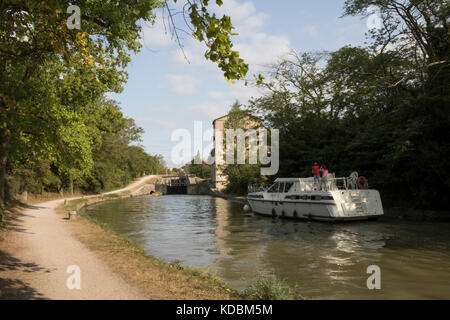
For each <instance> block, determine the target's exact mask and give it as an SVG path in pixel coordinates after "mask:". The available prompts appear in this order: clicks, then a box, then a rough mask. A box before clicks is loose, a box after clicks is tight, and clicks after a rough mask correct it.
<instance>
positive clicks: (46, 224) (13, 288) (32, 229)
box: [0, 176, 154, 299]
mask: <svg viewBox="0 0 450 320" xmlns="http://www.w3.org/2000/svg"><path fill="white" fill-rule="evenodd" d="M153 177H154V176H146V177H143V178H141V179H139V180H137V181H136V182H134V183H132V184H131V185H129V186H128V187H126V188H124V189H121V190H117V191H114V192H112V193H119V192H122V191H126V190H130V189H134V188H136V187H138V186H140V185H141V184H144V183H145V182H147V181H148V180H150V179H151V178H153ZM110 193H111V192H110ZM64 200H65V199H59V200H54V201H49V202H44V203H41V204H39V205H35V206H29V207H27V208H26V209H23V210H21V212H20V213H19V214H17V215H14V216H13V217H12V218H11V224H10V228H9V230H8V232H7V233H6V235H5V237H6V238H5V239H4V240H3V241H0V299H147V298H148V297H145V296H143V295H142V294H141V293H140V292H139V290H137V289H136V288H134V287H131V286H130V285H128V284H127V283H126V282H125V281H124V280H122V279H121V278H120V277H119V276H117V275H116V274H115V273H113V272H112V271H111V269H110V268H109V267H108V266H107V265H106V264H105V263H104V262H102V261H101V260H100V259H99V258H98V257H97V256H96V254H94V253H93V252H91V251H90V250H89V249H88V248H87V247H86V246H84V245H83V244H82V243H81V242H80V241H78V240H77V239H76V238H75V237H74V236H72V235H71V233H70V231H69V228H68V225H67V224H68V223H69V222H68V221H67V220H65V219H64V217H62V216H61V215H57V214H56V213H55V210H54V209H55V208H56V207H57V206H59V205H60V204H61V203H62V202H63V201H64ZM69 266H77V267H79V270H80V280H81V281H80V284H81V288H80V289H76V288H75V289H69V288H68V286H67V281H68V278H69V277H72V278H73V276H74V271H73V270H72V271H71V273H68V268H69Z"/></svg>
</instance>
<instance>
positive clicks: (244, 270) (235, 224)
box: [85, 195, 450, 299]
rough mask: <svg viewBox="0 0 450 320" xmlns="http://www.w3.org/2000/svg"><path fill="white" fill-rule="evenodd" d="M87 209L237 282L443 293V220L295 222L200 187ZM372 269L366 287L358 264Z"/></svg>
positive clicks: (447, 227)
mask: <svg viewBox="0 0 450 320" xmlns="http://www.w3.org/2000/svg"><path fill="white" fill-rule="evenodd" d="M85 210H87V212H88V213H89V214H90V215H95V216H96V217H97V218H98V219H100V220H101V221H103V222H105V223H107V224H109V225H110V226H111V227H112V228H113V229H114V230H115V231H116V232H118V233H120V234H123V235H126V236H128V237H129V238H130V239H132V240H133V241H135V242H137V243H139V244H141V245H142V246H143V248H144V249H145V250H146V251H147V252H148V253H149V254H152V255H153V256H155V257H157V258H160V259H162V260H164V261H166V262H169V263H173V262H176V263H180V264H181V265H184V266H193V267H197V268H201V269H206V270H210V271H213V272H215V273H217V275H218V276H219V277H221V278H222V279H223V280H224V281H226V282H228V283H229V284H230V285H231V286H233V287H235V288H237V289H244V288H246V287H247V286H248V285H249V284H250V283H251V282H252V281H254V280H255V279H256V278H257V277H258V276H259V275H261V274H264V273H274V274H275V275H276V276H277V277H279V278H281V279H284V280H285V281H286V282H287V283H289V284H290V285H292V286H297V287H298V288H299V291H300V292H301V293H302V295H304V296H305V297H308V298H312V299H386V298H387V299H392V298H397V299H430V298H438V299H439V298H441V299H442V298H445V299H450V224H448V223H430V222H406V221H380V222H353V223H341V224H330V223H318V222H297V221H291V220H280V219H275V220H274V219H271V218H266V217H259V216H254V215H253V214H252V213H246V212H244V211H243V210H242V205H241V204H237V203H233V202H230V201H227V200H224V199H221V198H214V197H210V196H186V195H167V196H160V197H152V196H144V197H135V198H127V199H116V200H111V201H107V202H104V203H100V204H96V205H94V206H90V207H88V208H87V209H85ZM370 265H377V266H379V267H380V269H381V290H368V289H367V286H366V281H367V278H368V277H369V276H370V275H369V274H367V273H366V270H367V267H368V266H370Z"/></svg>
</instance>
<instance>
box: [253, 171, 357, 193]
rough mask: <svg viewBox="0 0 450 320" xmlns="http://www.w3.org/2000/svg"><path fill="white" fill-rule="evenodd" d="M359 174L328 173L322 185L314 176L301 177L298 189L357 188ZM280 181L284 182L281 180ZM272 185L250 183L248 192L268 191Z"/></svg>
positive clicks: (329, 189) (309, 190)
mask: <svg viewBox="0 0 450 320" xmlns="http://www.w3.org/2000/svg"><path fill="white" fill-rule="evenodd" d="M357 178H358V174H357V173H356V172H354V173H352V174H351V175H350V176H349V177H338V178H336V177H335V175H334V173H330V174H328V175H327V176H326V177H324V178H320V185H319V186H317V183H316V182H315V181H314V178H300V179H298V183H297V187H296V189H300V190H296V191H300V192H311V191H317V190H320V191H334V190H356V189H358V185H357ZM280 183H283V182H282V181H280ZM270 186H271V185H269V184H267V183H249V184H248V192H249V193H252V192H261V191H266V190H267V189H268V188H269V187H270Z"/></svg>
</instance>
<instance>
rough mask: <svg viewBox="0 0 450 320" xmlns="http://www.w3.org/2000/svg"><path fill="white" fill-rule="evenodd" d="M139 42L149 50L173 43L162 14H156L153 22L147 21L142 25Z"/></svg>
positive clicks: (165, 46)
mask: <svg viewBox="0 0 450 320" xmlns="http://www.w3.org/2000/svg"><path fill="white" fill-rule="evenodd" d="M141 43H142V44H143V45H144V46H145V47H146V48H147V49H150V50H155V49H162V48H167V47H169V46H172V45H174V44H175V42H174V40H173V39H172V35H171V34H170V31H169V30H168V25H167V23H166V25H165V24H164V18H163V16H162V15H157V17H156V20H155V24H153V25H152V24H150V23H147V24H145V25H144V26H143V28H142V39H141Z"/></svg>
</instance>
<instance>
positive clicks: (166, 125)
mask: <svg viewBox="0 0 450 320" xmlns="http://www.w3.org/2000/svg"><path fill="white" fill-rule="evenodd" d="M135 120H136V122H137V123H140V124H152V125H155V126H157V127H158V128H159V129H161V130H173V129H176V128H177V123H176V122H175V121H170V120H162V119H153V118H140V117H136V118H135Z"/></svg>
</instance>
